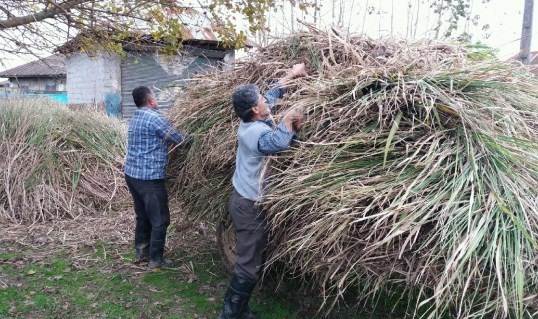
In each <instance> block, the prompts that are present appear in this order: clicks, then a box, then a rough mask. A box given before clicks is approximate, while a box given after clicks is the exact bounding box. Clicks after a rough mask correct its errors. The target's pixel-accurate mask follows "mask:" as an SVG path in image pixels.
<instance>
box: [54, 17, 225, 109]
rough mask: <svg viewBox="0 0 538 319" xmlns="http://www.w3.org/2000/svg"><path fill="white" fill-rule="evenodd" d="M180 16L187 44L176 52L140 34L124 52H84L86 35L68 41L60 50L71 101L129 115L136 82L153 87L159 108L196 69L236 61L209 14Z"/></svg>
mask: <svg viewBox="0 0 538 319" xmlns="http://www.w3.org/2000/svg"><path fill="white" fill-rule="evenodd" d="M181 21H182V23H183V24H184V26H185V30H184V38H183V39H182V45H183V46H182V49H181V50H180V52H178V53H177V54H175V55H166V54H162V53H161V50H160V49H161V48H162V47H163V44H162V43H160V42H159V41H156V40H155V39H153V37H151V36H148V35H140V34H133V36H132V37H128V38H127V39H125V41H124V43H122V48H123V51H124V52H125V54H124V55H122V56H120V55H118V54H115V53H109V52H98V53H87V52H83V51H82V46H81V45H80V43H78V42H77V41H84V40H83V38H78V39H77V38H75V39H73V40H71V41H70V42H68V43H66V44H65V45H63V46H62V47H61V48H60V49H59V52H61V53H63V54H65V55H66V56H67V63H66V65H67V83H66V88H67V94H68V99H69V104H77V105H81V104H82V105H84V104H97V105H103V107H104V108H105V110H106V112H107V114H109V115H112V116H116V117H119V118H124V119H129V118H131V117H132V116H133V114H134V111H135V110H136V106H135V105H134V102H133V99H132V95H131V92H132V90H133V89H134V88H135V87H137V86H140V85H146V86H149V87H151V88H152V89H153V91H154V92H155V93H156V96H157V99H158V102H159V108H160V109H167V108H169V107H170V106H171V105H172V102H173V100H174V99H175V97H176V96H177V94H178V92H179V91H180V90H181V89H182V88H183V87H185V86H186V83H187V79H189V78H190V77H191V75H192V74H194V73H197V72H202V71H204V70H205V69H206V68H208V67H214V66H225V65H229V64H230V63H233V61H234V60H235V50H234V49H232V48H226V47H224V46H223V44H222V42H221V41H220V40H219V37H218V35H217V34H216V33H215V32H213V31H212V29H211V28H210V23H209V20H208V19H207V17H205V15H203V14H200V13H197V12H196V11H193V10H189V11H186V12H184V13H183V15H182V19H181Z"/></svg>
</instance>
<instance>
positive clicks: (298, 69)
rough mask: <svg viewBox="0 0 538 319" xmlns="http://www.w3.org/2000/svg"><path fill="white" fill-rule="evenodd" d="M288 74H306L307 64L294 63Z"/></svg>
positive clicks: (292, 75) (294, 75) (293, 75)
mask: <svg viewBox="0 0 538 319" xmlns="http://www.w3.org/2000/svg"><path fill="white" fill-rule="evenodd" d="M288 74H289V75H290V76H291V77H292V78H296V77H298V76H306V75H307V74H306V70H305V65H304V63H298V64H294V65H293V66H292V67H291V70H289V71H288Z"/></svg>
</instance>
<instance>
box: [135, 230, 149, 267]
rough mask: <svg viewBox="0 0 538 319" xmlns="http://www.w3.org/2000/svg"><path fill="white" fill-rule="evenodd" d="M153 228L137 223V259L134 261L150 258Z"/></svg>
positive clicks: (138, 261)
mask: <svg viewBox="0 0 538 319" xmlns="http://www.w3.org/2000/svg"><path fill="white" fill-rule="evenodd" d="M150 231H151V228H150V227H147V226H146V225H141V224H139V223H137V225H136V229H135V240H134V241H135V259H134V263H135V264H137V263H140V262H143V261H148V260H149V242H150V238H151V233H150Z"/></svg>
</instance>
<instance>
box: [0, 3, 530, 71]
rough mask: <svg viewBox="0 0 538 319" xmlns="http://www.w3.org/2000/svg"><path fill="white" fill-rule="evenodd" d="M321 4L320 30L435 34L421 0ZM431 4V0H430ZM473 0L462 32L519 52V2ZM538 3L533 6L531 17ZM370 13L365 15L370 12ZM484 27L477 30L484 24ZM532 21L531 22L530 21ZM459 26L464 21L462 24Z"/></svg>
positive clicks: (281, 25)
mask: <svg viewBox="0 0 538 319" xmlns="http://www.w3.org/2000/svg"><path fill="white" fill-rule="evenodd" d="M319 2H320V3H321V5H322V7H321V10H320V13H319V18H318V19H317V21H318V25H319V26H320V27H321V28H328V27H330V26H331V25H334V24H337V23H338V21H340V25H341V26H342V27H343V28H344V29H347V30H349V32H352V33H364V34H367V35H368V36H370V37H372V38H374V39H375V38H378V37H382V36H389V35H391V34H392V35H393V36H396V37H404V38H405V37H413V36H414V37H415V38H432V37H434V36H435V31H434V26H435V22H436V15H435V13H433V10H432V9H431V8H429V5H428V3H427V2H428V1H425V0H354V1H353V0H319ZM430 2H431V1H430ZM483 2H484V0H473V1H472V3H473V4H472V8H471V16H473V17H474V16H475V15H478V16H479V19H478V20H477V21H478V23H477V24H478V25H477V26H473V25H472V23H468V25H467V31H468V32H469V33H471V34H472V35H473V38H472V40H473V41H475V42H476V41H480V42H482V43H485V44H487V45H489V46H491V47H493V48H495V49H497V50H498V53H497V55H498V57H499V58H501V59H505V58H508V57H511V56H514V55H515V54H516V53H517V52H518V51H519V45H520V41H519V39H520V37H521V29H522V19H523V10H524V2H525V1H524V0H490V1H489V2H488V3H483ZM537 7H538V4H537V5H535V6H534V20H535V21H536V20H538V16H537V10H538V9H537ZM368 12H369V13H370V14H369V13H368ZM292 18H293V20H295V19H298V18H299V19H302V20H304V21H309V20H310V21H313V15H312V14H310V15H308V14H307V15H305V14H302V13H298V12H296V11H294V13H293V14H292V13H291V10H290V7H286V6H285V7H282V8H280V10H277V13H273V14H271V16H270V24H271V26H272V31H273V32H272V33H273V34H274V35H276V36H279V35H284V34H287V33H289V32H290V31H291V30H292V29H295V28H296V25H294V24H292V23H291V22H290V21H292ZM486 24H487V25H489V28H488V29H487V30H486V31H484V30H482V28H483V26H484V25H486ZM535 24H536V23H535ZM462 26H463V25H462ZM531 50H533V51H534V50H538V26H536V27H535V32H534V33H533V37H532V40H531ZM32 59H35V58H29V57H25V58H21V57H13V56H10V57H7V56H5V55H3V54H2V53H0V60H1V63H0V71H2V70H5V69H10V68H13V67H16V66H18V65H21V64H24V63H27V62H30V61H31V60H32Z"/></svg>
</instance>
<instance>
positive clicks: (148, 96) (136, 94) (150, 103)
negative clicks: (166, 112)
mask: <svg viewBox="0 0 538 319" xmlns="http://www.w3.org/2000/svg"><path fill="white" fill-rule="evenodd" d="M133 100H134V103H135V105H136V106H137V107H148V108H150V109H156V108H157V107H158V105H157V99H156V98H155V93H153V91H152V90H151V89H150V88H148V87H147V86H139V87H137V88H135V89H134V90H133Z"/></svg>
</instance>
